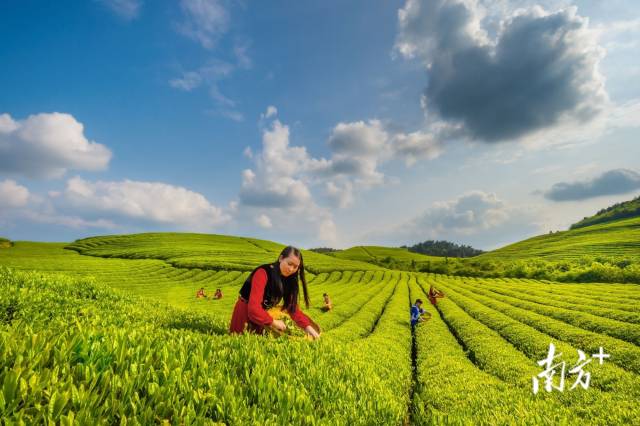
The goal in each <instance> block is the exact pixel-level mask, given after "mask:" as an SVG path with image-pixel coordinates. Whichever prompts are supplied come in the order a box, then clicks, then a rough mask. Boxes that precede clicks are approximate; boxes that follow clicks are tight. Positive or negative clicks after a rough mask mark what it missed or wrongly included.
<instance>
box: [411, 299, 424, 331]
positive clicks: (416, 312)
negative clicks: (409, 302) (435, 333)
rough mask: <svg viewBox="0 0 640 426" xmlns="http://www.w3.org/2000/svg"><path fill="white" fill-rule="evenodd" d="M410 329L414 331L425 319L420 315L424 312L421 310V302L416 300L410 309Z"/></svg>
mask: <svg viewBox="0 0 640 426" xmlns="http://www.w3.org/2000/svg"><path fill="white" fill-rule="evenodd" d="M410 312H411V329H412V330H413V329H415V328H416V325H417V324H418V323H419V322H423V321H424V320H425V319H424V318H422V316H421V315H422V314H425V313H426V311H425V310H424V309H422V300H420V299H416V303H415V304H414V305H413V306H412V307H411V311H410Z"/></svg>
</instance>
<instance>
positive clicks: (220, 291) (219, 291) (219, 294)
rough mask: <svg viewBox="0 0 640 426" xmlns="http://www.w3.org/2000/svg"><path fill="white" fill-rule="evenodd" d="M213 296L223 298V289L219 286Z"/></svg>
mask: <svg viewBox="0 0 640 426" xmlns="http://www.w3.org/2000/svg"><path fill="white" fill-rule="evenodd" d="M213 298H214V299H222V290H220V289H219V288H217V289H216V292H215V294H214V295H213Z"/></svg>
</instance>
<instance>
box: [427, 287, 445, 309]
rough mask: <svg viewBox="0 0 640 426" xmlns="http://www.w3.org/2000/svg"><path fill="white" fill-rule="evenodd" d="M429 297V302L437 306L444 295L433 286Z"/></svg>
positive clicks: (430, 288)
mask: <svg viewBox="0 0 640 426" xmlns="http://www.w3.org/2000/svg"><path fill="white" fill-rule="evenodd" d="M427 296H428V297H429V301H430V302H431V304H432V305H433V306H435V305H436V303H437V302H438V300H437V299H440V298H442V297H444V293H443V292H441V291H440V290H436V288H435V287H434V286H433V285H431V286H430V287H429V294H428V295H427Z"/></svg>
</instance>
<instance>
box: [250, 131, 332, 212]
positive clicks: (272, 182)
mask: <svg viewBox="0 0 640 426" xmlns="http://www.w3.org/2000/svg"><path fill="white" fill-rule="evenodd" d="M262 145H263V148H262V151H261V152H260V153H259V154H254V157H255V162H256V172H254V171H253V170H251V169H246V170H244V171H243V174H242V186H241V189H240V201H241V203H243V204H246V205H250V206H259V207H282V208H295V207H296V206H303V205H305V204H307V203H309V202H310V201H311V192H310V191H309V188H308V186H307V183H306V182H305V181H304V174H305V173H306V171H308V170H311V169H313V168H317V167H318V165H319V164H321V163H322V161H320V160H315V159H313V158H311V157H310V156H309V154H308V153H307V150H306V148H304V147H297V146H290V145H289V127H288V126H286V125H283V124H282V123H281V122H280V121H279V120H274V122H273V123H272V125H271V127H270V128H268V129H264V131H263V135H262ZM256 174H258V175H259V179H256Z"/></svg>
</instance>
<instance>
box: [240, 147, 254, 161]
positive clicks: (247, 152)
mask: <svg viewBox="0 0 640 426" xmlns="http://www.w3.org/2000/svg"><path fill="white" fill-rule="evenodd" d="M242 155H244V156H245V157H247V158H248V159H252V158H253V151H252V150H251V147H250V146H247V147H245V149H244V151H242Z"/></svg>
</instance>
